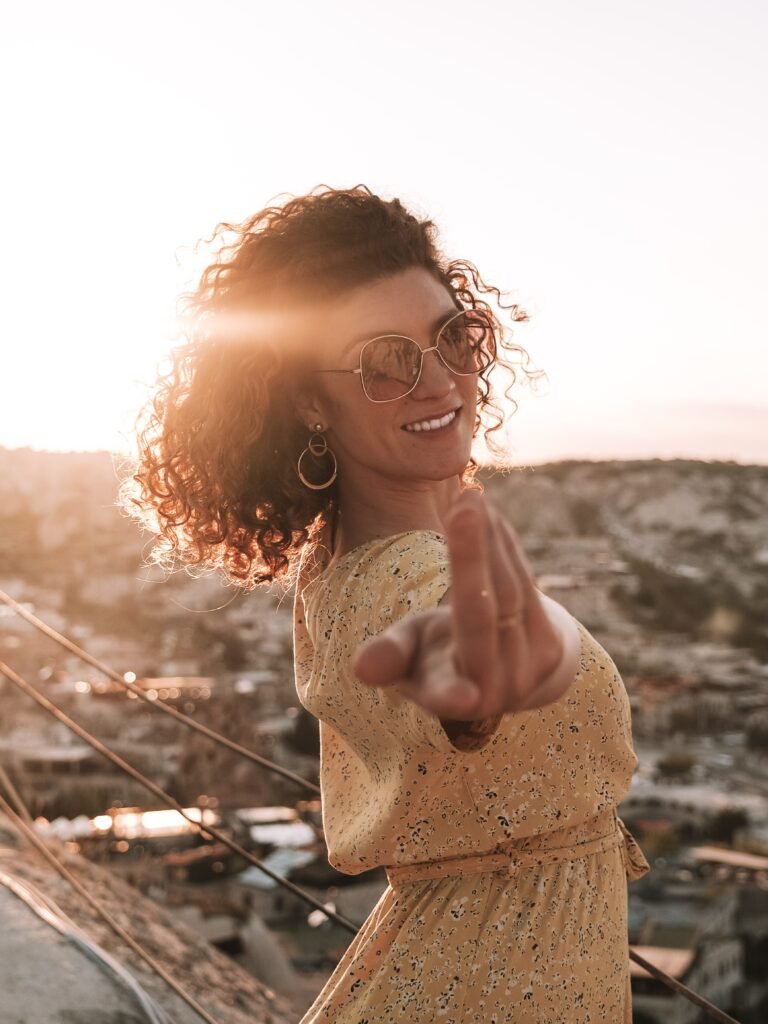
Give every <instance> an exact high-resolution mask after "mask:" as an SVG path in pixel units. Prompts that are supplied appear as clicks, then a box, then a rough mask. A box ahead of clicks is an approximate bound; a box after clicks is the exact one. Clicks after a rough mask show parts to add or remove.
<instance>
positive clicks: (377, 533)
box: [332, 476, 461, 559]
mask: <svg viewBox="0 0 768 1024" xmlns="http://www.w3.org/2000/svg"><path fill="white" fill-rule="evenodd" d="M460 491H461V480H460V477H459V476H451V477H448V478H447V479H446V480H439V481H434V480H425V481H420V482H419V483H418V484H414V483H413V482H412V481H410V482H409V483H408V485H405V484H403V483H402V482H400V483H398V482H394V481H390V482H389V483H388V484H386V485H385V487H384V488H383V489H382V487H381V486H380V484H379V486H377V487H376V488H365V487H356V486H354V485H350V484H349V483H347V484H346V486H344V485H342V486H340V488H339V515H338V516H337V517H336V522H335V524H334V525H335V530H333V531H332V533H333V548H332V551H333V558H334V559H337V558H341V557H343V556H344V555H345V554H346V553H347V552H348V551H351V550H352V549H353V548H356V547H358V545H360V544H365V543H367V542H368V541H369V540H374V539H376V538H377V537H389V536H391V535H392V534H396V533H404V532H406V531H408V530H435V531H436V532H438V533H443V532H444V529H445V525H444V524H445V520H446V517H447V514H448V510H449V508H450V506H451V504H452V502H453V500H454V498H455V497H456V496H457V495H458V494H459V493H460Z"/></svg>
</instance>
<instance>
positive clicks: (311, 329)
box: [281, 267, 459, 354]
mask: <svg viewBox="0 0 768 1024" xmlns="http://www.w3.org/2000/svg"><path fill="white" fill-rule="evenodd" d="M457 308H459V306H458V304H457V302H456V300H455V299H454V297H453V294H452V292H451V290H450V289H449V288H448V287H446V286H445V285H444V284H442V283H441V282H440V281H438V280H437V279H436V278H435V277H433V275H432V274H430V273H429V271H428V270H426V269H424V268H423V267H410V268H408V269H407V270H403V271H399V272H398V273H396V274H392V275H390V276H388V277H384V278H378V279H377V280H375V281H371V282H369V283H366V284H363V285H359V286H358V287H356V288H353V289H350V290H349V291H347V292H344V293H343V294H341V295H339V296H334V297H333V298H330V299H328V300H325V301H321V302H312V303H307V304H301V303H299V304H296V305H295V306H293V307H292V308H288V307H286V308H285V309H284V310H283V311H282V313H283V315H282V317H281V319H282V322H283V325H284V328H285V331H286V335H285V336H286V340H288V339H289V338H290V339H291V341H292V342H293V344H295V345H298V346H299V347H304V346H306V345H309V346H310V347H311V349H312V350H314V351H315V352H317V350H318V348H322V350H323V352H324V353H325V354H332V353H335V354H340V353H342V352H343V351H345V350H346V349H348V348H350V347H351V346H352V345H354V344H355V343H357V342H360V343H362V342H364V341H366V340H367V339H368V338H373V337H375V336H376V335H379V334H385V333H388V332H393V333H397V334H407V335H410V336H414V337H415V336H419V335H423V336H427V335H428V334H429V332H430V331H431V330H432V328H433V324H434V322H435V320H436V318H438V317H439V316H441V315H444V314H446V313H450V312H451V311H452V310H453V309H457Z"/></svg>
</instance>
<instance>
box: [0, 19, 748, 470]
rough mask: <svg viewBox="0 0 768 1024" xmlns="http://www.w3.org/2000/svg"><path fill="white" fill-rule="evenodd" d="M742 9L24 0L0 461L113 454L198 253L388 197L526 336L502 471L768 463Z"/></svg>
mask: <svg viewBox="0 0 768 1024" xmlns="http://www.w3.org/2000/svg"><path fill="white" fill-rule="evenodd" d="M767 49H768V6H766V5H765V4H763V3H762V2H760V0H750V2H747V0H734V2H731V3H729V4H727V5H726V4H724V3H720V2H714V0H643V2H634V0H628V2H619V3H617V2H616V0H582V2H580V3H578V4H574V3H573V2H572V0H530V2H516V0H476V2H474V3H473V4H472V5H469V4H466V3H462V4H459V3H457V2H455V0H439V2H437V0H434V2H433V0H420V2H419V3H413V2H412V0H411V2H408V3H406V2H403V0H389V2H388V3H387V4H386V5H371V4H363V3H351V2H348V0H327V2H326V3H324V4H323V5H319V4H316V3H310V2H303V0H301V2H290V0H281V2H280V3H272V2H267V0H263V2H258V3H257V2H244V0H241V2H236V0H217V3H215V4H211V3H201V2H199V0H183V2H180V0H162V2H159V0H151V2H148V0H134V2H133V3H132V4H130V5H113V4H104V3H103V2H84V0H71V2H69V3H67V4H61V3H58V2H51V0H45V2H39V0H27V2H26V3H24V4H16V5H15V10H13V11H12V12H9V11H8V10H7V9H6V10H5V12H4V13H3V15H2V22H1V23H0V87H2V90H3V95H4V97H5V100H6V102H5V104H4V110H3V113H2V115H1V116H2V125H3V139H4V151H5V158H4V164H3V172H2V176H1V178H0V224H1V225H2V228H3V234H4V244H3V245H2V247H1V250H0V272H1V273H2V279H3V285H4V287H3V289H2V296H3V297H2V299H1V300H0V302H2V318H3V328H4V329H3V332H2V355H3V359H2V363H1V364H0V445H4V446H7V447H20V446H31V447H34V448H47V449H53V450H73V449H100V448H106V449H110V450H112V451H130V450H131V449H132V445H133V432H132V427H133V423H134V419H135V415H136V412H137V411H138V409H139V407H140V405H141V404H142V403H143V402H144V401H145V400H146V398H147V397H148V396H149V395H150V394H151V390H152V384H153V381H154V380H155V377H156V374H157V372H158V369H159V368H160V366H161V365H162V362H163V358H164V356H165V354H166V353H167V351H168V350H169V348H170V347H171V346H172V345H173V344H175V343H176V340H177V338H176V336H175V323H174V316H175V308H176V307H175V304H176V298H177V296H178V294H179V292H181V291H182V290H184V289H185V288H187V287H189V286H190V285H191V284H192V283H193V281H194V278H195V275H196V274H199V272H200V270H201V269H202V267H203V266H204V265H205V259H204V255H201V253H200V252H199V251H198V252H197V253H195V252H194V250H193V246H194V245H195V243H197V242H198V240H199V239H204V238H206V237H208V236H210V234H211V232H212V230H213V228H214V227H215V226H216V224H218V223H219V222H221V221H238V220H242V219H244V218H245V217H247V216H249V215H250V214H252V213H254V212H256V211H257V210H258V209H261V208H262V207H264V206H266V205H268V204H270V203H273V202H275V201H276V198H277V197H279V196H281V195H282V196H283V198H286V197H287V195H288V194H291V195H298V194H301V193H303V192H306V191H308V190H309V189H311V188H312V187H314V186H315V185H318V184H321V183H323V184H328V185H332V186H334V187H349V186H352V185H355V184H358V183H359V182H364V183H365V184H367V185H368V186H369V187H370V188H371V189H372V190H373V191H375V192H378V193H379V194H381V195H383V196H385V197H387V198H392V197H394V196H398V197H399V198H400V199H401V200H402V201H403V202H404V203H405V204H406V205H409V206H410V207H411V208H412V209H413V210H414V212H416V213H417V214H419V215H420V216H424V215H427V216H430V217H431V218H432V219H434V220H435V221H436V223H437V225H438V227H439V228H440V238H441V242H442V246H443V249H444V251H445V252H446V254H447V255H448V256H449V257H451V258H467V259H470V260H471V261H472V262H473V263H475V264H476V266H477V267H478V268H479V269H480V272H481V274H482V276H483V277H484V279H485V280H486V281H488V282H491V283H492V284H494V285H496V286H497V287H499V288H500V289H501V291H502V293H503V294H504V296H505V301H516V302H519V303H520V304H521V305H522V306H523V307H524V308H525V309H526V310H527V311H528V312H529V314H530V316H531V320H530V322H529V323H527V324H519V325H517V326H516V328H515V333H514V338H515V340H516V341H517V342H519V343H520V344H521V345H523V346H524V347H525V348H526V350H527V351H528V352H529V353H530V355H531V359H532V363H533V365H534V366H535V367H537V368H541V369H543V370H545V371H546V373H547V379H546V382H545V383H544V384H543V385H539V387H538V389H537V390H536V392H534V391H532V390H530V389H526V388H520V389H519V390H518V391H517V392H516V393H515V397H516V399H517V402H518V408H517V410H516V411H514V414H512V412H513V411H512V410H510V411H509V415H508V417H507V436H508V439H509V444H510V445H511V450H512V451H513V453H514V456H515V458H516V459H517V460H518V461H520V462H521V463H524V462H530V463H533V464H535V463H536V462H543V461H547V460H550V459H558V458H590V459H601V458H649V457H659V458H675V457H688V458H701V459H733V460H736V461H738V462H758V463H763V464H768V401H767V400H766V380H768V311H767V305H766V302H765V282H766V280H768V241H767V239H768V188H766V181H768V118H766V116H765V97H766V96H768V61H766V60H765V53H766V51H767Z"/></svg>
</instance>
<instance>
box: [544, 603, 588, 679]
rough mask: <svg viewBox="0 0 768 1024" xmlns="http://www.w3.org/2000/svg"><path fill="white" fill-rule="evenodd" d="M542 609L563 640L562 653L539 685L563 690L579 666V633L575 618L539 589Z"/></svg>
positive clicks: (574, 676) (573, 677) (574, 675)
mask: <svg viewBox="0 0 768 1024" xmlns="http://www.w3.org/2000/svg"><path fill="white" fill-rule="evenodd" d="M539 596H540V597H541V600H542V604H543V605H544V610H545V612H546V613H547V616H548V617H549V620H550V622H551V623H552V625H553V626H554V627H555V629H557V631H558V632H559V633H560V636H561V637H562V640H563V654H562V657H561V658H560V661H559V662H558V664H557V665H556V666H555V668H553V669H552V671H551V672H550V673H549V675H548V676H546V677H545V678H544V679H542V680H541V682H540V683H539V687H546V688H547V689H548V690H552V691H553V692H556V691H558V690H562V691H563V692H565V691H566V690H567V689H568V687H569V686H570V685H571V683H572V682H573V681H574V679H575V678H576V675H577V673H578V671H579V669H580V667H581V634H580V633H579V626H578V623H577V622H576V619H575V618H574V617H573V616H572V615H571V613H570V612H569V611H568V610H567V609H566V608H563V606H562V605H561V604H558V602H557V601H554V600H553V599H552V598H551V597H548V596H547V595H546V594H543V593H541V591H539Z"/></svg>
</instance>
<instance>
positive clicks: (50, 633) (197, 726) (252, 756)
mask: <svg viewBox="0 0 768 1024" xmlns="http://www.w3.org/2000/svg"><path fill="white" fill-rule="evenodd" d="M0 601H2V602H4V603H5V604H7V605H8V607H9V608H12V609H13V611H15V612H16V614H17V615H20V616H21V618H23V619H26V621H27V622H29V623H31V625H33V626H34V627H35V628H36V629H38V630H39V631H40V632H41V633H44V634H45V636H47V637H49V638H50V639H51V640H54V641H55V642H56V643H57V644H59V645H60V646H61V647H64V648H65V649H66V650H68V651H69V652H70V653H71V654H74V655H76V656H77V657H78V658H80V659H81V660H82V661H85V662H87V663H88V664H89V665H92V666H93V667H94V668H96V669H98V670H99V672H103V673H104V675H105V676H108V677H109V678H110V679H111V680H113V682H115V683H117V684H118V685H119V686H122V687H123V689H124V690H127V691H129V692H130V693H133V694H135V695H136V696H137V697H138V698H139V699H140V700H143V701H144V702H145V703H146V704H148V705H150V706H151V707H153V708H157V710H158V711H162V712H163V713H164V714H166V715H170V716H171V717H172V718H175V719H176V721H177V722H181V723H182V724H183V725H186V726H188V727H189V728H190V729H194V731H195V732H199V733H201V735H203V736H207V737H208V739H210V740H213V741H214V743H218V744H220V745H221V746H224V747H227V748H228V749H229V750H231V751H233V752H234V753H235V754H239V755H240V756H241V757H245V758H247V759H248V760H249V761H252V762H253V763H255V764H258V765H260V766H261V767H262V768H267V769H269V771H272V772H275V773H277V774H278V775H282V776H283V778H286V779H289V780H290V781H291V782H295V783H296V784H297V785H299V786H303V787H304V788H305V789H308V790H310V791H311V792H312V793H314V794H315V795H316V796H319V795H320V787H319V786H317V785H315V783H314V782H310V781H309V779H305V778H302V776H301V775H297V774H296V773H295V772H292V771H290V769H288V768H283V767H282V765H279V764H276V763H275V762H274V761H270V759H269V758H267V757H263V756H262V755H261V754H257V753H255V751H253V750H249V749H248V748H247V747H243V746H241V744H239V743H236V742H235V741H234V740H230V739H229V738H228V737H226V736H223V735H222V734H221V733H219V732H216V731H215V729H211V728H209V726H207V725H203V724H202V723H201V722H196V721H195V720H194V718H191V717H190V716H189V715H185V714H183V713H182V712H181V711H178V710H177V709H176V708H175V707H173V706H172V705H170V704H166V703H165V702H164V701H161V700H155V699H153V698H152V697H150V696H149V695H148V694H147V693H146V692H145V691H144V690H143V689H142V688H141V687H140V686H137V685H136V684H135V683H129V682H128V680H127V679H124V678H123V677H122V676H121V675H120V674H119V673H118V672H115V670H114V669H111V668H110V667H109V666H108V665H105V664H104V663H103V662H101V661H99V660H98V658H94V656H93V655H92V654H89V653H88V652H87V651H85V650H83V648H82V647H78V645H77V644H76V643H74V642H73V641H72V640H69V639H68V638H67V637H65V636H63V635H62V634H61V633H58V632H57V631H56V630H55V629H52V628H51V626H49V625H47V624H46V623H45V622H43V621H42V619H39V618H38V617H37V616H36V615H33V614H32V612H30V611H27V609H26V608H24V607H22V605H20V604H19V603H18V601H14V599H13V598H12V597H10V595H8V594H6V593H5V591H3V590H0Z"/></svg>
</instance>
